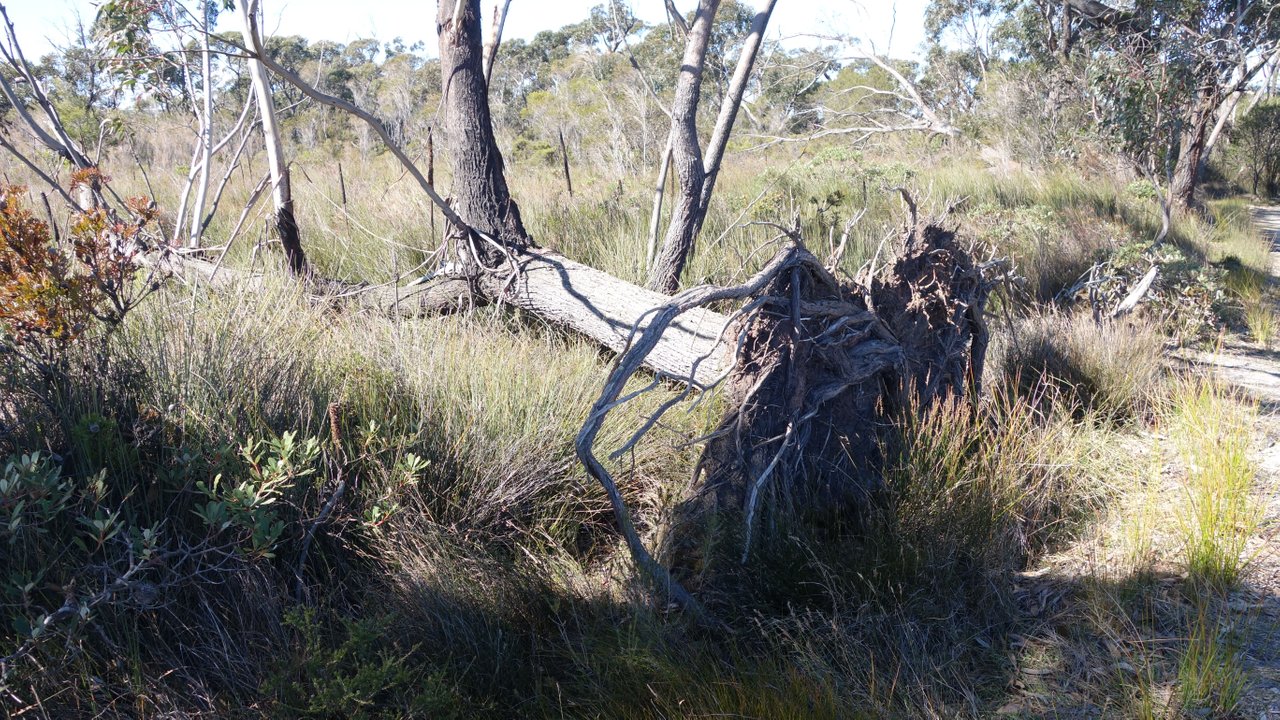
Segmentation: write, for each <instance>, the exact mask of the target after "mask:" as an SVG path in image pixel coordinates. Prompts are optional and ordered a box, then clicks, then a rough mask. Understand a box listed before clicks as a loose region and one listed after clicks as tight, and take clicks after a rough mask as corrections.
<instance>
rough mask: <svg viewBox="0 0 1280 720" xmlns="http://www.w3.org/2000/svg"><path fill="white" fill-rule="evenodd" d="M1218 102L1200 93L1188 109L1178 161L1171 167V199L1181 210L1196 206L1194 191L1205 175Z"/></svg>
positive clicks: (1179, 145)
mask: <svg viewBox="0 0 1280 720" xmlns="http://www.w3.org/2000/svg"><path fill="white" fill-rule="evenodd" d="M1217 105H1218V103H1217V102H1216V98H1215V97H1212V96H1207V95H1201V96H1200V97H1199V98H1198V99H1197V100H1196V102H1195V104H1194V105H1193V106H1192V108H1191V113H1190V117H1189V118H1188V119H1187V123H1186V126H1185V127H1184V129H1183V131H1182V137H1181V139H1180V140H1179V143H1178V161H1177V163H1176V164H1175V165H1174V167H1173V179H1172V182H1171V183H1170V191H1169V194H1170V196H1171V197H1172V199H1173V202H1174V203H1175V204H1176V205H1177V206H1178V207H1180V208H1182V209H1183V210H1194V209H1196V208H1197V207H1198V200H1197V199H1196V190H1197V189H1198V188H1199V185H1200V178H1201V176H1202V175H1203V174H1204V161H1205V159H1206V158H1205V146H1206V145H1207V142H1208V138H1209V125H1210V123H1211V122H1212V121H1213V111H1214V109H1215V108H1216V107H1217Z"/></svg>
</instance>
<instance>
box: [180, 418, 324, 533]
mask: <svg viewBox="0 0 1280 720" xmlns="http://www.w3.org/2000/svg"><path fill="white" fill-rule="evenodd" d="M296 439H297V436H296V435H295V434H294V433H293V432H286V433H284V434H283V435H281V436H280V437H278V438H275V439H272V440H268V441H265V442H264V441H261V440H256V439H254V438H249V440H248V442H246V443H245V444H244V445H242V446H241V448H240V454H241V457H242V458H243V459H244V462H245V468H246V470H247V477H245V478H244V479H242V480H240V481H239V482H233V481H227V480H224V479H223V477H222V475H216V476H214V478H213V479H212V480H211V481H209V482H208V483H206V482H204V481H199V482H197V483H196V490H197V491H199V493H200V494H202V495H203V496H204V497H205V499H206V502H205V503H204V504H203V505H202V506H197V507H196V509H195V511H194V512H195V513H196V515H198V516H199V517H200V519H201V520H202V521H203V522H204V524H205V526H206V527H207V528H208V529H209V532H211V533H214V534H218V533H222V532H224V531H228V530H230V531H232V532H233V533H235V534H236V535H238V536H239V537H240V538H241V540H240V542H241V543H243V545H244V550H245V552H246V553H247V554H248V555H249V556H250V557H262V558H270V557H275V553H274V550H275V547H276V543H277V541H279V539H280V535H281V534H282V533H283V532H284V526H285V523H284V520H283V519H281V509H280V507H279V506H278V504H277V503H278V501H280V500H282V499H284V498H285V497H286V494H288V493H290V492H292V493H294V494H296V492H297V490H298V489H299V488H298V485H299V483H300V481H302V480H305V479H306V478H308V477H310V476H311V475H313V474H314V473H315V468H314V467H313V466H314V464H315V462H316V459H317V458H318V457H319V455H320V443H319V442H318V441H317V440H316V439H314V438H308V439H306V440H304V441H303V442H301V443H298V442H297V441H296Z"/></svg>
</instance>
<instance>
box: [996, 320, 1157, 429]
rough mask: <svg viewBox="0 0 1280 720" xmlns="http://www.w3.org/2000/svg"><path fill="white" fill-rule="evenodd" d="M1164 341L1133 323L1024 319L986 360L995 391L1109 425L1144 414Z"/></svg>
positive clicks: (1153, 389) (1147, 327)
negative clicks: (1068, 409)
mask: <svg viewBox="0 0 1280 720" xmlns="http://www.w3.org/2000/svg"><path fill="white" fill-rule="evenodd" d="M1164 343H1165V340H1164V338H1163V336H1162V335H1161V334H1160V333H1159V332H1158V331H1157V330H1156V329H1155V328H1154V327H1152V326H1151V325H1149V324H1146V323H1144V322H1142V321H1140V320H1122V321H1112V320H1101V321H1095V320H1094V319H1093V318H1092V317H1090V316H1088V315H1086V314H1083V313H1076V314H1057V313H1054V314H1047V315H1041V316H1037V317H1031V318H1027V319H1026V320H1023V321H1021V322H1020V323H1019V324H1018V325H1016V326H1014V327H1013V329H1012V330H1011V331H1010V332H1009V333H1008V335H1007V336H1005V337H1003V338H1002V339H1001V344H1000V346H999V348H998V350H997V352H996V353H995V354H994V357H993V361H992V365H991V367H992V369H993V371H994V372H993V373H992V375H993V378H992V382H993V383H995V384H996V386H1007V387H1012V388H1015V392H1016V393H1017V395H1018V396H1019V397H1020V398H1022V399H1023V400H1024V401H1027V402H1030V403H1033V404H1040V405H1042V406H1043V405H1045V404H1048V405H1065V406H1067V407H1073V408H1075V412H1076V413H1077V414H1079V415H1082V416H1083V415H1097V416H1100V417H1102V418H1105V419H1110V420H1128V419H1133V418H1139V417H1143V416H1144V415H1145V414H1147V413H1148V411H1149V410H1150V408H1151V404H1152V401H1153V400H1154V399H1155V398H1157V397H1158V396H1159V393H1160V384H1161V381H1162V377H1163V373H1164V370H1163V366H1162V359H1161V358H1162V355H1163V352H1164Z"/></svg>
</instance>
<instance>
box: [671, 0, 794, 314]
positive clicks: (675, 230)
mask: <svg viewBox="0 0 1280 720" xmlns="http://www.w3.org/2000/svg"><path fill="white" fill-rule="evenodd" d="M776 4H777V3H776V0H769V2H767V3H766V4H765V7H764V9H763V10H761V11H760V12H758V13H756V16H755V18H754V19H753V20H752V21H751V29H750V31H749V32H748V33H747V37H746V38H745V40H744V41H743V45H742V51H741V53H740V54H739V55H738V63H737V66H736V67H735V68H734V72H733V78H732V79H731V80H730V83H729V88H728V90H727V91H726V93H725V96H724V99H723V101H722V102H721V104H720V112H719V114H718V115H717V117H716V124H715V128H714V129H713V130H712V132H711V139H710V140H709V141H708V142H707V149H706V153H705V155H704V153H703V152H702V148H701V146H700V145H699V142H698V127H697V115H698V100H699V98H700V97H701V94H702V90H701V88H702V70H703V66H704V65H705V64H706V56H707V44H708V41H709V39H710V30H711V23H712V21H713V19H714V18H715V13H716V10H717V8H718V6H719V2H718V0H703V2H702V3H701V4H699V6H698V14H697V15H696V16H695V17H694V21H693V26H692V27H691V28H690V29H689V35H688V39H687V41H686V44H685V54H684V59H683V61H682V64H681V69H680V77H679V79H678V80H677V82H676V95H675V100H674V101H673V102H672V106H671V133H670V135H669V136H668V147H669V148H670V151H671V154H672V162H673V164H674V166H675V167H676V175H677V176H678V177H679V178H680V194H679V197H678V199H677V200H676V202H675V203H674V208H673V209H672V215H671V224H670V225H669V226H668V227H667V236H666V239H665V240H664V241H663V244H662V251H661V252H660V253H659V254H658V257H657V259H656V260H654V261H653V265H652V268H651V270H650V274H649V287H650V288H652V289H654V290H658V291H661V292H664V293H673V292H675V291H676V288H677V287H679V285H680V275H681V274H682V273H683V272H684V266H685V264H686V263H687V262H688V259H689V253H691V252H692V251H693V245H694V241H695V240H696V239H697V237H698V233H699V232H701V231H702V224H703V222H704V221H705V220H706V217H707V209H708V208H709V207H710V204H711V195H712V193H713V192H714V191H715V185H716V178H717V177H718V176H719V173H720V163H721V161H722V160H723V159H724V152H725V148H726V147H727V146H728V143H729V136H730V134H732V132H733V125H734V122H735V120H736V119H737V116H738V110H739V109H740V108H741V107H742V97H743V95H744V94H745V93H746V88H747V82H748V80H750V78H751V68H752V67H753V66H754V65H755V59H756V54H757V53H758V52H759V50H760V45H761V43H762V42H763V40H764V31H765V28H767V27H768V25H769V18H770V17H771V16H772V14H773V8H774V5H776ZM658 202H660V199H659V201H658Z"/></svg>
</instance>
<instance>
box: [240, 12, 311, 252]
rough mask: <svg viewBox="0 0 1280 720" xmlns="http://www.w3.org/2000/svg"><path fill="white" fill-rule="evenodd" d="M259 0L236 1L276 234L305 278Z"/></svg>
mask: <svg viewBox="0 0 1280 720" xmlns="http://www.w3.org/2000/svg"><path fill="white" fill-rule="evenodd" d="M258 7H259V3H258V2H257V0H236V11H237V12H238V13H239V14H240V22H241V23H242V24H243V26H244V42H245V44H246V46H248V48H249V49H250V50H252V51H253V54H254V55H255V56H256V57H251V58H249V59H248V61H247V63H248V67H249V77H250V79H251V80H252V81H253V92H254V94H255V95H256V96H257V98H258V111H259V112H260V113H261V114H262V139H263V145H264V148H265V150H266V153H267V164H268V166H269V167H270V169H271V199H272V202H273V204H274V209H275V216H276V217H275V225H276V232H277V234H278V235H279V236H280V244H281V245H282V246H283V247H284V255H285V259H286V261H287V262H288V264H289V271H290V272H292V273H293V274H295V275H303V274H305V273H306V271H307V257H306V255H305V254H304V253H303V252H302V239H301V237H300V236H299V234H298V221H297V220H296V219H295V218H294V215H293V191H292V189H291V187H290V185H289V164H288V163H287V162H285V159H284V147H283V144H282V143H281V140H280V125H279V123H278V122H277V121H276V106H275V103H274V102H272V99H271V83H270V82H268V79H267V71H266V68H264V67H263V65H262V63H261V62H259V61H258V60H257V57H261V56H264V55H266V51H265V50H264V49H263V44H262V36H261V35H260V34H259V32H258V18H257V11H258Z"/></svg>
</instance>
